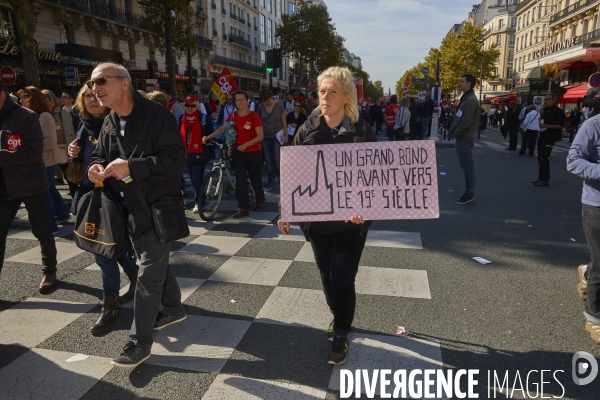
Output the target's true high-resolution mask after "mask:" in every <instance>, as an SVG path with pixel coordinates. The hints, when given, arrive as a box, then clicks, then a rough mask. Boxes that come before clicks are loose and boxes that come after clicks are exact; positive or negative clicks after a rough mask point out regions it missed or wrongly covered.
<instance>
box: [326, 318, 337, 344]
mask: <svg viewBox="0 0 600 400" xmlns="http://www.w3.org/2000/svg"><path fill="white" fill-rule="evenodd" d="M334 322H335V319H334V320H333V321H331V323H330V324H329V326H328V327H327V340H329V341H330V342H333V338H334V337H335V332H334V331H333V324H334Z"/></svg>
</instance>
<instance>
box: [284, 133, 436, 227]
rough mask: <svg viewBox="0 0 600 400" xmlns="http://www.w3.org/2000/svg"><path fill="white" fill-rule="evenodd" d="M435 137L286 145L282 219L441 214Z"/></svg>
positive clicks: (426, 215) (404, 217)
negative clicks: (408, 139) (417, 139)
mask: <svg viewBox="0 0 600 400" xmlns="http://www.w3.org/2000/svg"><path fill="white" fill-rule="evenodd" d="M436 161H437V160H436V154H435V144H434V142H433V141H429V140H423V141H411V142H391V143H390V142H380V143H351V144H335V145H315V146H291V147H282V148H281V219H282V220H283V221H289V222H299V221H336V220H337V221H339V220H348V219H350V217H351V216H352V215H353V214H358V215H361V216H362V217H363V218H364V219H366V220H378V219H425V218H438V217H439V203H438V183H437V165H436Z"/></svg>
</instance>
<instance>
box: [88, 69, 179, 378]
mask: <svg viewBox="0 0 600 400" xmlns="http://www.w3.org/2000/svg"><path fill="white" fill-rule="evenodd" d="M87 85H88V87H89V88H91V89H92V91H93V93H94V94H95V95H96V98H97V99H98V101H99V102H100V105H102V106H105V107H108V108H110V109H111V110H112V111H111V113H110V114H109V115H108V116H107V117H106V119H105V121H104V126H103V127H102V130H101V131H100V135H99V137H98V144H97V146H96V149H95V151H94V153H93V159H94V160H93V162H92V164H91V166H90V168H89V169H88V178H89V179H90V181H91V182H94V183H96V182H98V181H99V180H103V182H104V187H105V188H107V189H108V190H109V192H110V193H111V194H112V195H113V196H116V197H117V198H118V196H123V199H124V201H125V204H126V205H127V209H128V210H129V216H128V224H127V226H128V229H129V235H130V237H131V239H132V241H133V246H134V248H135V251H136V253H137V255H138V257H139V259H140V261H139V273H138V281H137V285H136V289H135V297H134V316H133V325H132V326H131V332H130V334H129V336H130V341H129V342H128V343H127V344H126V345H125V347H124V348H123V353H122V354H121V355H120V356H118V357H117V358H115V359H114V360H113V361H112V364H113V365H117V366H119V367H125V368H135V367H136V366H138V365H139V364H141V363H142V362H144V361H145V360H147V359H148V358H149V357H150V349H151V347H152V342H153V338H152V333H153V330H159V329H163V328H165V327H167V326H169V325H172V324H174V323H177V322H181V321H183V320H185V319H186V312H185V308H184V307H183V304H182V303H181V291H180V289H179V285H178V284H177V280H176V279H175V274H174V273H173V270H172V269H171V268H170V267H169V250H170V243H169V242H167V243H159V242H158V240H157V238H156V236H155V234H154V230H153V227H152V223H151V219H150V216H149V215H148V214H147V213H146V211H145V207H143V206H142V203H141V201H146V202H147V203H148V205H150V203H151V202H152V201H154V200H155V199H159V198H161V197H163V196H179V195H180V194H181V185H180V181H179V174H180V173H181V172H182V171H183V169H184V168H185V165H186V155H185V149H184V147H183V143H182V141H181V137H180V136H179V130H178V128H177V122H176V121H175V118H174V117H173V115H172V114H171V113H170V112H169V111H168V110H167V109H165V107H163V106H161V105H160V104H158V103H155V102H153V101H150V100H147V99H144V98H143V97H142V96H141V94H140V93H138V92H137V91H135V90H134V89H133V86H132V85H131V77H130V75H129V72H128V71H127V69H125V68H124V67H123V66H121V65H118V64H113V63H103V64H100V65H98V66H97V67H96V68H94V71H93V72H92V76H91V80H90V81H88V82H87ZM119 142H121V143H120V145H121V147H122V149H123V150H124V152H125V155H126V157H127V160H124V159H122V158H124V157H123V156H122V155H121V148H120V146H119ZM140 191H141V194H140V193H139V192H140ZM140 196H142V197H143V199H140ZM161 303H162V305H163V306H164V309H163V311H161V312H159V311H158V308H159V306H160V304H161Z"/></svg>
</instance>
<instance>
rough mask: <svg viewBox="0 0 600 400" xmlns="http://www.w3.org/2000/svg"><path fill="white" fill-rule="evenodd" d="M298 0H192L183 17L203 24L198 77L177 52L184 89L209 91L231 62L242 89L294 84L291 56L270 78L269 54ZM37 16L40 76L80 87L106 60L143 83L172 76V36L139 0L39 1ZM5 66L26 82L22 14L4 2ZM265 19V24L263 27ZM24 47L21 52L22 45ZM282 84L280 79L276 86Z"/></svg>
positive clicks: (196, 49) (0, 55)
mask: <svg viewBox="0 0 600 400" xmlns="http://www.w3.org/2000/svg"><path fill="white" fill-rule="evenodd" d="M297 3H298V2H297V1H287V0H188V10H187V12H186V13H184V14H183V15H177V16H176V17H177V19H178V20H179V21H184V22H187V21H188V20H189V22H190V24H193V25H194V26H197V27H198V28H197V29H195V31H194V34H193V37H194V39H195V45H194V46H192V48H191V54H192V59H191V67H192V76H193V79H192V82H191V87H190V82H189V79H188V71H187V69H188V65H187V64H188V61H187V51H180V50H176V51H175V59H176V77H175V78H176V82H177V88H176V91H177V94H178V95H179V96H184V95H185V94H186V92H188V91H190V90H192V91H202V92H204V93H207V92H209V91H210V88H211V87H212V83H213V81H214V78H215V77H216V76H217V75H218V74H219V73H220V72H221V70H222V69H223V67H227V68H228V69H229V70H230V71H231V72H232V73H233V75H234V77H235V78H236V80H237V81H238V84H239V86H240V87H241V88H243V89H247V90H250V91H252V92H254V93H255V94H257V93H258V92H259V91H260V90H261V88H266V87H272V88H274V91H275V92H278V91H286V90H287V88H288V67H287V64H288V63H287V60H283V63H282V68H280V69H278V70H276V71H274V74H273V75H274V76H275V77H276V78H277V79H275V80H273V81H271V82H270V81H269V80H268V79H267V75H266V73H265V68H264V65H263V64H264V62H265V59H264V53H265V51H266V50H268V49H269V48H273V47H277V45H278V41H277V38H276V37H275V30H276V28H277V26H279V24H281V16H282V15H283V14H284V13H286V12H294V10H295V9H296V7H298V4H297ZM33 10H34V11H33V15H32V21H33V22H34V23H35V26H36V30H35V34H34V39H35V41H36V43H37V46H38V59H39V69H40V78H41V79H48V80H54V81H56V82H57V83H58V84H59V85H60V86H62V87H63V88H64V89H69V88H71V89H73V90H77V89H78V88H79V85H81V84H83V83H84V82H85V80H87V79H89V75H90V74H91V71H92V70H93V68H94V66H95V65H97V64H99V63H101V62H105V61H112V62H117V63H121V64H123V65H124V66H125V67H126V68H127V69H128V70H129V72H130V73H131V76H132V81H133V84H134V86H135V87H136V88H140V89H143V88H144V87H145V84H146V81H147V80H149V79H150V80H152V79H158V80H166V79H168V77H169V75H168V73H167V72H166V69H167V68H166V60H165V51H164V36H163V35H157V34H155V33H153V32H152V31H150V30H149V29H148V25H147V23H146V18H147V17H148V16H147V15H146V13H145V10H144V8H143V7H142V6H141V5H140V4H139V2H138V0H36V1H34V7H33ZM0 16H1V19H0V28H1V29H0V65H4V66H11V67H13V68H14V69H15V71H16V72H17V82H16V85H17V87H18V86H23V85H24V76H23V60H22V56H21V55H20V53H19V50H18V45H19V42H18V39H17V36H16V25H15V24H16V18H15V16H14V15H13V13H12V10H11V7H10V6H9V5H8V3H7V2H6V1H3V0H0ZM263 22H264V24H263ZM15 47H16V49H14V48H15ZM66 67H77V69H78V72H79V81H78V82H76V83H75V85H74V87H70V86H67V84H73V83H68V82H67V81H66V79H65V68H66ZM273 83H275V84H273Z"/></svg>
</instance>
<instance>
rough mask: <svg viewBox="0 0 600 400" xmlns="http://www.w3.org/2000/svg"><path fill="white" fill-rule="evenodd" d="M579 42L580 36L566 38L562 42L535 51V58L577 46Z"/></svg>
mask: <svg viewBox="0 0 600 400" xmlns="http://www.w3.org/2000/svg"><path fill="white" fill-rule="evenodd" d="M577 44H579V36H573V37H572V38H570V39H565V40H563V41H562V42H558V43H554V44H551V45H548V46H546V47H543V48H541V49H539V50H536V51H534V52H533V58H539V57H543V56H545V55H547V54H550V53H554V52H556V51H560V50H564V49H567V48H569V47H573V46H577Z"/></svg>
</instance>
